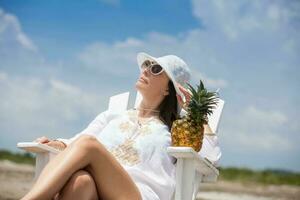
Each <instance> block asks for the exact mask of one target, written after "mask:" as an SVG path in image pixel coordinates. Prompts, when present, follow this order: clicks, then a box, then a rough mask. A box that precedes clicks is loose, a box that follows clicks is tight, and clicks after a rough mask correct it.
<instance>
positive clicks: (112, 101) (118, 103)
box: [108, 92, 129, 112]
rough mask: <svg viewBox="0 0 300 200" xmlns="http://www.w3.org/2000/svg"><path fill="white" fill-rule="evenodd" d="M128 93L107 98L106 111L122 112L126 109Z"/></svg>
mask: <svg viewBox="0 0 300 200" xmlns="http://www.w3.org/2000/svg"><path fill="white" fill-rule="evenodd" d="M128 100H129V92H124V93H121V94H117V95H114V96H111V97H110V98H109V103H108V110H111V111H117V112H118V111H124V110H126V109H127V107H128Z"/></svg>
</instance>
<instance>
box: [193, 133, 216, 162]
mask: <svg viewBox="0 0 300 200" xmlns="http://www.w3.org/2000/svg"><path fill="white" fill-rule="evenodd" d="M198 154H199V155H200V156H201V157H204V158H207V159H208V160H209V161H210V162H211V163H212V164H213V165H215V166H219V161H220V158H221V156H222V152H221V148H220V146H219V140H218V136H217V135H207V134H204V137H203V143H202V148H201V150H200V151H199V153H198Z"/></svg>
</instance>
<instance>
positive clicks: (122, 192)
mask: <svg viewBox="0 0 300 200" xmlns="http://www.w3.org/2000/svg"><path fill="white" fill-rule="evenodd" d="M83 168H85V169H86V170H88V171H89V173H90V174H91V175H92V177H93V179H94V180H95V183H96V186H97V190H98V193H101V196H102V197H103V199H118V200H120V199H130V200H134V199H141V196H140V193H139V191H138V188H137V187H136V185H135V184H134V182H133V181H132V179H131V178H130V176H129V175H128V173H127V172H126V171H125V170H124V169H123V167H122V166H121V165H120V164H119V163H118V161H117V160H116V159H115V158H114V157H113V156H112V155H111V154H110V153H109V152H108V151H107V150H106V149H105V147H104V146H103V145H102V144H101V143H99V142H98V141H97V139H95V138H94V137H91V136H81V137H80V138H79V139H77V140H76V141H74V142H73V143H72V144H71V145H70V146H69V147H67V148H66V149H65V150H64V151H63V152H61V153H59V154H58V155H57V156H56V157H55V158H53V159H52V160H51V161H50V162H49V163H48V164H47V165H46V167H45V168H44V169H43V171H42V173H41V175H40V177H39V178H38V180H37V181H36V183H35V184H34V186H33V188H32V189H31V190H30V192H29V193H28V194H27V195H26V196H25V197H24V198H23V200H27V199H30V200H33V199H43V200H44V199H45V200H47V199H51V198H52V197H53V196H54V195H55V194H56V193H57V192H58V191H60V190H61V189H62V188H63V186H64V185H65V184H66V183H67V181H68V180H69V178H70V177H71V176H72V174H73V173H75V172H76V171H78V170H80V169H83Z"/></svg>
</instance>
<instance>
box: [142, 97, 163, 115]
mask: <svg viewBox="0 0 300 200" xmlns="http://www.w3.org/2000/svg"><path fill="white" fill-rule="evenodd" d="M158 106H159V102H154V101H151V103H150V101H146V100H144V99H143V100H142V102H141V103H140V105H139V107H138V108H137V110H138V111H139V112H138V116H139V117H152V116H158V115H159V110H158Z"/></svg>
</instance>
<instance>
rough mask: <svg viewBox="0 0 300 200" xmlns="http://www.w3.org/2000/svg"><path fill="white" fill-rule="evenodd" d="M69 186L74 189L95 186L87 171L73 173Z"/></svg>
mask: <svg viewBox="0 0 300 200" xmlns="http://www.w3.org/2000/svg"><path fill="white" fill-rule="evenodd" d="M70 184H71V185H72V186H73V187H74V188H84V187H87V188H89V187H91V186H95V182H94V179H93V177H92V176H91V175H90V174H89V173H88V172H87V171H84V170H79V171H77V172H76V173H74V174H73V175H72V176H71V178H70Z"/></svg>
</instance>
